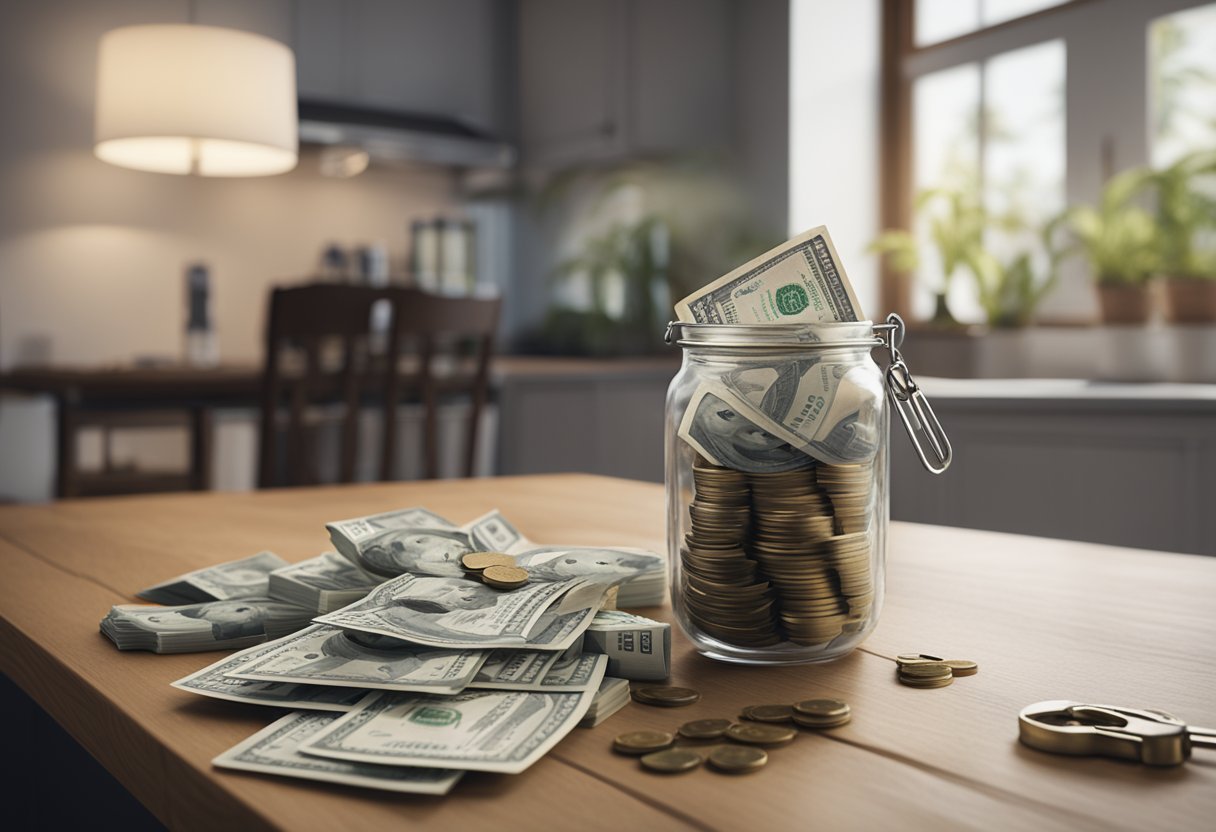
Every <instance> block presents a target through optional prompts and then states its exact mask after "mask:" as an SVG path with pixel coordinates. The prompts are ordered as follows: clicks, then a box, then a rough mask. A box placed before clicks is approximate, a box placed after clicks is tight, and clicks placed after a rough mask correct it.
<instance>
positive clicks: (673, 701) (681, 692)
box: [632, 685, 701, 708]
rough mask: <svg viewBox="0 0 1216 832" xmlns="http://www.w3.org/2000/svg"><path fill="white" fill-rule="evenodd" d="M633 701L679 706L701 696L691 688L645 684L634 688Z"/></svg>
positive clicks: (672, 706) (665, 706) (663, 705)
mask: <svg viewBox="0 0 1216 832" xmlns="http://www.w3.org/2000/svg"><path fill="white" fill-rule="evenodd" d="M632 694H633V701H635V702H641V703H642V704H643V705H657V706H659V707H660V708H679V707H681V706H683V705H691V704H692V703H694V702H696V701H697V700H698V699H700V698H701V694H700V693H699V692H698V691H695V690H693V689H692V688H678V687H671V686H669V685H646V686H645V687H640V688H634V689H633V691H632Z"/></svg>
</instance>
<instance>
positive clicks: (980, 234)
mask: <svg viewBox="0 0 1216 832" xmlns="http://www.w3.org/2000/svg"><path fill="white" fill-rule="evenodd" d="M937 206H941V207H940V208H938V207H937ZM914 209H915V212H916V213H917V214H918V215H919V214H926V215H927V216H928V221H929V236H930V237H931V238H932V240H933V245H934V246H935V247H936V248H937V253H938V256H939V257H940V258H941V268H942V283H941V286H940V287H939V288H938V290H937V292H936V293H935V294H936V305H935V308H934V312H933V317H932V318H931V319H930V323H932V324H935V325H937V326H941V327H949V328H954V327H958V326H959V323H958V321H957V320H956V319H955V318H954V315H952V314H951V312H950V307H949V304H948V302H947V297H948V296H949V294H950V285H951V284H952V283H953V281H954V278H955V276H956V275H957V274H958V273H959V271H961V270H962V269H964V268H969V267H972V266H973V262H974V255H975V253H976V252H978V251H981V250H982V249H983V244H984V228H985V227H986V226H987V224H988V213H987V211H986V210H985V209H984V206H983V203H982V202H981V201H980V198H979V195H978V194H977V193H976V192H975V191H974V190H972V189H954V188H928V189H926V190H923V191H921V192H920V193H919V194H917V195H916V204H915V206H914ZM869 250H870V251H872V252H876V253H878V254H886V255H888V256H889V257H890V263H891V267H892V268H893V269H895V270H896V271H899V272H905V273H912V272H915V271H916V270H917V269H919V268H920V265H921V262H922V257H921V252H920V246H919V244H918V243H917V239H916V236H915V235H914V234H913V233H912V232H910V231H905V230H903V229H893V230H888V231H884V232H883V233H882V234H880V235H879V236H878V237H877V238H876V239H875V240H874V242H872V243H870V246H869Z"/></svg>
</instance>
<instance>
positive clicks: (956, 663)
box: [946, 659, 980, 677]
mask: <svg viewBox="0 0 1216 832" xmlns="http://www.w3.org/2000/svg"><path fill="white" fill-rule="evenodd" d="M946 665H947V666H948V667H949V668H950V670H951V671H953V673H954V675H955V676H956V677H957V676H974V675H975V674H976V673H979V670H980V666H979V665H978V664H976V663H975V662H973V661H971V660H970V659H947V660H946Z"/></svg>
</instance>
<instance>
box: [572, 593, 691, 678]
mask: <svg viewBox="0 0 1216 832" xmlns="http://www.w3.org/2000/svg"><path fill="white" fill-rule="evenodd" d="M583 650H584V651H585V652H586V653H602V654H604V655H605V656H607V657H608V673H609V674H610V675H612V676H619V677H621V678H623V679H632V680H634V681H643V680H646V681H649V680H656V679H666V678H667V677H668V676H670V675H671V625H670V624H667V623H666V622H663V621H652V620H650V619H649V618H643V617H642V616H640V615H633V614H632V613H627V612H622V611H620V610H600V611H599V612H598V613H596V616H595V618H593V619H592V620H591V626H589V627H588V628H587V630H586V632H584V633H583Z"/></svg>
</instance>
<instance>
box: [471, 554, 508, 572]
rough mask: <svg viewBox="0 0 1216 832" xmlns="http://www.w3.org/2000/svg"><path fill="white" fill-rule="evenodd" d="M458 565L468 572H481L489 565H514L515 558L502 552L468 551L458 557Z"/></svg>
mask: <svg viewBox="0 0 1216 832" xmlns="http://www.w3.org/2000/svg"><path fill="white" fill-rule="evenodd" d="M460 565H461V566H463V567H464V568H465V569H466V570H467V571H469V572H481V571H482V570H483V569H488V568H489V567H491V566H514V565H515V558H513V557H511V556H510V555H506V554H503V553H502V552H469V553H468V554H467V555H465V556H464V557H462V558H461V559H460Z"/></svg>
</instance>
